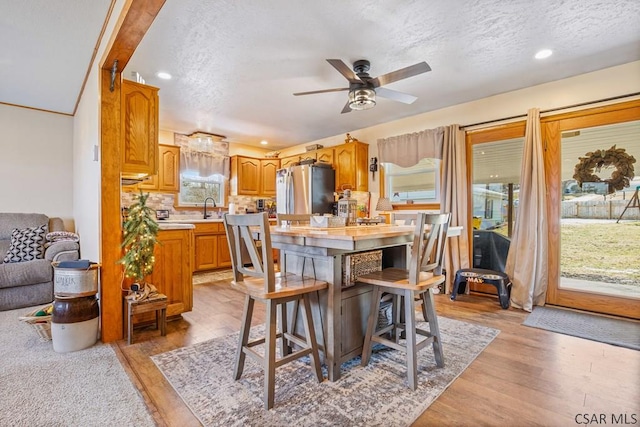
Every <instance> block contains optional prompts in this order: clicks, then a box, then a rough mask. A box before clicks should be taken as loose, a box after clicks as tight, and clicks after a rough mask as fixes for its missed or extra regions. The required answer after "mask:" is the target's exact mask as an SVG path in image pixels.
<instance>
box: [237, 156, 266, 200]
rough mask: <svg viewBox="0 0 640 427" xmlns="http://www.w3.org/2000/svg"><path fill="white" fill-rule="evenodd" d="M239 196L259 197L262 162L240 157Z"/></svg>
mask: <svg viewBox="0 0 640 427" xmlns="http://www.w3.org/2000/svg"><path fill="white" fill-rule="evenodd" d="M237 178H238V194H239V195H245V196H257V195H259V194H260V160H258V159H252V158H249V157H238V177H237Z"/></svg>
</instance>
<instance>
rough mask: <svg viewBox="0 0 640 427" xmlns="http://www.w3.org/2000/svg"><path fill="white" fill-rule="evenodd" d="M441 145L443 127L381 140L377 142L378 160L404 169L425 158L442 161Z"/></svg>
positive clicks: (442, 141)
mask: <svg viewBox="0 0 640 427" xmlns="http://www.w3.org/2000/svg"><path fill="white" fill-rule="evenodd" d="M443 143H444V127H439V128H436V129H426V130H423V131H421V132H414V133H407V134H404V135H397V136H392V137H389V138H381V139H379V140H378V160H379V161H380V162H381V163H394V164H396V165H398V166H401V167H404V168H406V167H410V166H414V165H415V164H417V163H418V162H419V161H420V160H422V159H425V158H432V159H442V145H443Z"/></svg>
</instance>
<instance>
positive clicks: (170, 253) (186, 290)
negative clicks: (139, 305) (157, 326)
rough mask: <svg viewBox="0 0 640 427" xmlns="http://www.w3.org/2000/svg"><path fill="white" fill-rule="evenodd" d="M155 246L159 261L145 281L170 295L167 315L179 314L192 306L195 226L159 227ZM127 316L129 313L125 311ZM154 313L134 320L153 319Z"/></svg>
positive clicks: (156, 257)
mask: <svg viewBox="0 0 640 427" xmlns="http://www.w3.org/2000/svg"><path fill="white" fill-rule="evenodd" d="M158 242H159V244H158V245H156V247H155V250H154V256H155V259H156V263H155V265H154V267H153V273H152V274H150V275H149V276H148V277H147V278H146V279H145V281H146V282H148V283H151V284H153V285H154V286H155V287H156V288H157V289H158V292H160V293H162V294H165V295H166V296H167V301H168V306H167V316H168V317H170V316H176V315H179V314H181V313H184V312H187V311H191V310H192V308H193V283H192V281H193V280H192V270H193V267H192V265H191V263H192V259H193V230H184V229H182V230H160V231H159V232H158ZM125 316H126V313H125ZM154 319H155V315H154V313H142V314H139V315H136V316H135V317H134V321H133V322H134V324H136V323H142V322H151V321H152V320H154Z"/></svg>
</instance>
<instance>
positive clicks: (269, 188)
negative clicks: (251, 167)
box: [260, 159, 280, 196]
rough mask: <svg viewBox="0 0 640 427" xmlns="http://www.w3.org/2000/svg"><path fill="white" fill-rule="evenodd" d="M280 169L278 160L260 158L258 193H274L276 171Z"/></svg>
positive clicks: (265, 194) (271, 194) (266, 194)
mask: <svg viewBox="0 0 640 427" xmlns="http://www.w3.org/2000/svg"><path fill="white" fill-rule="evenodd" d="M278 169H280V160H278V159H264V160H260V175H261V176H260V183H261V187H260V195H261V196H275V195H276V171H277V170H278Z"/></svg>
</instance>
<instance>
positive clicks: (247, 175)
mask: <svg viewBox="0 0 640 427" xmlns="http://www.w3.org/2000/svg"><path fill="white" fill-rule="evenodd" d="M279 168H280V160H279V159H255V158H253V157H244V156H233V157H231V194H232V195H233V196H275V194H276V171H277V170H278V169H279Z"/></svg>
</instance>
